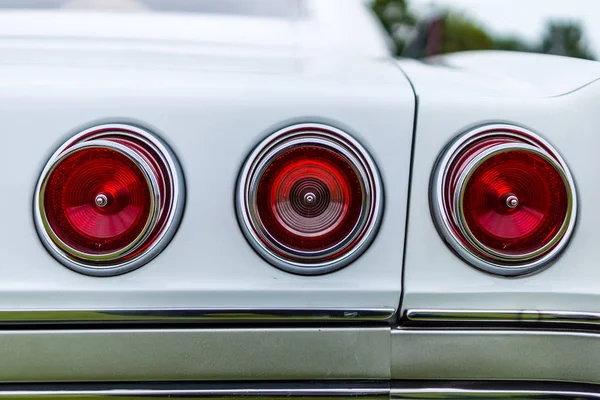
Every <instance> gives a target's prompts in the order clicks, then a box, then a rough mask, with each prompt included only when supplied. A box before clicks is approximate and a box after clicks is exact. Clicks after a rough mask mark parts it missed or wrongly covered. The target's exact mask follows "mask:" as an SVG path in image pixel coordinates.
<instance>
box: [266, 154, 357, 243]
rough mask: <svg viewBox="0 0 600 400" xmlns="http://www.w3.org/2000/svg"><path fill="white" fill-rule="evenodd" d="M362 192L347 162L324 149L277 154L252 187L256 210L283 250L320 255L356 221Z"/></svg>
mask: <svg viewBox="0 0 600 400" xmlns="http://www.w3.org/2000/svg"><path fill="white" fill-rule="evenodd" d="M362 197H363V191H362V187H361V185H360V182H359V178H358V176H357V174H356V172H355V171H354V169H353V167H352V165H351V164H350V163H349V162H348V160H346V159H344V158H343V157H342V156H340V155H339V154H337V153H335V152H334V151H332V150H330V149H327V148H325V147H317V146H305V147H296V148H293V149H291V150H288V151H286V152H284V153H283V154H281V155H279V156H278V157H277V158H276V159H275V160H273V162H272V163H271V165H270V166H269V168H268V169H267V170H266V171H265V172H264V174H263V175H262V177H261V179H260V184H259V186H258V202H257V206H258V212H259V215H260V219H261V221H262V223H263V224H264V227H265V228H266V230H267V231H268V232H269V233H270V235H271V236H272V237H274V238H276V240H277V242H278V243H280V244H282V245H283V246H285V247H288V248H290V249H293V250H297V251H303V252H314V251H321V250H325V249H328V248H330V247H331V246H333V245H335V244H338V243H340V242H341V241H343V240H344V239H345V238H346V237H347V236H348V235H350V233H351V232H352V230H353V228H354V227H355V226H356V224H357V223H358V219H359V217H360V213H361V209H362Z"/></svg>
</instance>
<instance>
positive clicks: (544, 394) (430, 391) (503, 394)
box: [390, 384, 600, 400]
mask: <svg viewBox="0 0 600 400" xmlns="http://www.w3.org/2000/svg"><path fill="white" fill-rule="evenodd" d="M458 386H460V385H458ZM390 398H391V399H392V400H408V399H411V400H418V399H445V398H447V399H454V400H460V399H464V400H473V399H486V400H495V399H497V400H502V399H518V400H536V399H539V400H549V399H552V400H562V399H565V400H566V399H578V400H583V399H600V393H598V392H593V391H567V390H542V389H540V390H536V389H515V390H505V389H501V386H499V385H498V384H496V389H491V388H490V389H468V388H460V387H448V388H425V389H410V388H407V389H392V391H391V395H390Z"/></svg>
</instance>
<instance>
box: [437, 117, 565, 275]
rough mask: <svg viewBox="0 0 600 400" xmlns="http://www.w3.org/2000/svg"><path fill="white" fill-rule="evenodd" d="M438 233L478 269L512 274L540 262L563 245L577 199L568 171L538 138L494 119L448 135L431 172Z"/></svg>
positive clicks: (530, 269) (531, 269) (539, 265)
mask: <svg viewBox="0 0 600 400" xmlns="http://www.w3.org/2000/svg"><path fill="white" fill-rule="evenodd" d="M431 200H432V209H433V215H434V219H435V222H436V225H437V227H438V230H439V231H440V233H441V235H442V237H443V238H444V239H445V240H446V242H447V243H448V244H449V245H450V246H451V247H452V248H453V249H454V250H455V251H456V252H457V253H458V254H459V255H461V256H462V257H463V258H464V259H465V260H467V261H468V262H470V263H471V264H472V265H474V266H475V267H477V268H480V269H482V270H485V271H488V272H492V273H496V274H500V275H504V276H514V275H522V274H527V273H531V272H534V271H537V270H539V269H540V268H543V267H544V266H546V265H548V263H549V262H550V261H552V260H553V259H554V258H555V257H556V256H557V255H558V254H559V252H560V251H561V250H563V249H564V247H565V246H566V244H567V242H568V240H569V237H570V236H571V234H572V232H573V228H574V225H575V216H576V210H577V200H576V193H575V187H574V184H573V179H572V177H571V174H570V172H569V169H568V167H567V165H566V164H565V162H564V161H563V160H562V158H561V157H560V156H559V155H558V153H557V152H556V151H555V150H554V149H553V148H552V147H551V146H550V145H549V144H548V143H546V142H545V141H544V140H543V139H541V138H540V137H539V136H537V135H535V134H534V133H532V132H529V131H527V130H525V129H522V128H518V127H514V126H508V125H494V126H487V127H483V128H479V129H476V130H474V131H471V132H469V133H467V134H466V135H464V136H462V137H460V138H459V139H458V140H457V141H455V142H454V143H453V144H452V145H451V146H450V147H449V148H448V149H447V150H446V151H445V152H444V153H443V154H442V157H441V158H440V160H439V162H438V164H437V168H436V170H435V171H434V174H433V178H432V194H431Z"/></svg>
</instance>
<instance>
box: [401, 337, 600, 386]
mask: <svg viewBox="0 0 600 400" xmlns="http://www.w3.org/2000/svg"><path fill="white" fill-rule="evenodd" d="M599 354H600V335H599V334H598V333H584V332H574V331H569V330H552V331H549V330H547V331H544V330H534V329H522V328H515V329H456V328H440V327H438V328H436V329H424V328H401V329H396V330H392V357H391V365H392V366H391V370H392V372H391V375H392V379H403V380H422V379H427V380H469V381H475V380H495V381H500V380H502V381H513V380H519V381H525V380H526V381H555V382H558V381H560V382H573V383H590V384H600V374H599V373H598V371H600V357H599V356H598V355H599Z"/></svg>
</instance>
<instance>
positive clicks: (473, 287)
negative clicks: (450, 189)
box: [400, 53, 600, 312]
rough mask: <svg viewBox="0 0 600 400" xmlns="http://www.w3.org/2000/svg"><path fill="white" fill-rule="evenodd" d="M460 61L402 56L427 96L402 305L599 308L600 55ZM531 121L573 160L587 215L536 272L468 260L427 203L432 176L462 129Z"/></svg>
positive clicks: (419, 138)
mask: <svg viewBox="0 0 600 400" xmlns="http://www.w3.org/2000/svg"><path fill="white" fill-rule="evenodd" d="M440 61H442V62H444V63H445V64H447V65H451V66H452V67H450V68H448V67H443V66H433V65H425V64H420V63H416V62H412V61H401V62H400V65H401V66H402V68H403V69H404V70H405V71H406V73H407V74H408V76H409V77H410V79H411V81H412V83H413V84H414V86H415V90H416V93H417V96H418V98H419V110H418V125H417V132H416V142H415V152H414V167H413V177H412V192H411V200H410V220H409V225H408V238H407V253H406V263H405V275H404V278H405V281H404V289H405V292H404V296H403V304H402V308H403V310H408V309H414V308H432V309H451V310H461V309H478V310H502V309H505V310H506V309H510V310H513V309H515V310H523V309H527V310H556V311H588V312H597V311H599V310H600V305H599V304H600V303H599V302H598V299H599V298H600V286H598V284H597V282H598V281H599V279H600V269H599V268H598V260H597V255H596V254H597V243H598V242H599V241H600V230H599V229H598V221H599V220H598V216H599V215H600V214H599V213H598V212H597V210H596V199H597V198H598V197H599V196H600V183H599V181H598V173H597V168H596V167H595V162H596V160H597V158H598V154H597V149H598V147H599V146H600V137H599V136H598V131H599V130H600V120H598V117H597V115H598V112H597V109H598V105H599V104H598V100H597V99H598V94H599V93H600V84H598V83H593V82H594V81H595V80H596V79H598V78H600V64H598V63H595V62H587V61H580V60H572V59H566V58H559V57H553V56H542V55H518V56H515V55H513V54H509V53H505V54H500V53H489V54H488V53H480V54H470V55H469V54H463V55H456V56H448V57H447V58H444V59H442V60H440ZM497 122H502V123H511V124H516V125H520V126H523V127H526V128H528V129H530V130H532V131H534V132H536V133H538V134H539V135H541V136H542V137H544V138H545V139H546V140H547V141H549V142H550V143H551V144H552V145H553V146H554V147H555V148H556V149H557V150H558V152H559V153H560V154H561V155H562V157H563V158H564V159H565V161H566V163H567V164H568V165H569V167H570V169H571V172H572V174H573V177H574V179H575V183H576V187H577V190H578V195H579V207H580V208H579V219H578V221H577V224H576V227H575V232H574V236H573V238H572V240H571V242H570V244H569V246H568V247H567V248H566V251H565V252H564V253H563V254H562V256H561V257H560V258H559V259H558V260H557V261H556V262H555V263H554V264H553V265H551V266H550V267H549V268H547V269H545V270H544V271H542V272H541V273H538V274H536V275H533V276H528V277H522V278H518V279H507V278H501V277H497V276H493V275H489V274H486V273H483V272H481V271H478V270H476V269H474V268H472V267H470V266H469V265H467V264H466V263H465V262H464V261H463V260H462V259H460V258H459V257H457V256H456V255H455V254H453V253H452V251H451V250H450V249H449V248H448V247H447V246H446V245H445V244H444V243H443V241H442V240H441V239H440V236H439V235H438V233H437V232H436V229H435V227H434V224H433V222H432V218H431V214H430V210H429V201H428V196H429V178H430V174H431V171H432V169H433V166H434V163H435V161H436V158H437V157H438V155H439V154H440V151H441V149H442V148H443V147H444V146H445V145H446V144H447V143H448V142H449V141H450V139H451V138H452V137H453V136H454V135H458V134H460V133H462V132H465V131H466V130H468V129H469V128H472V127H474V126H478V125H482V124H488V123H497Z"/></svg>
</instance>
